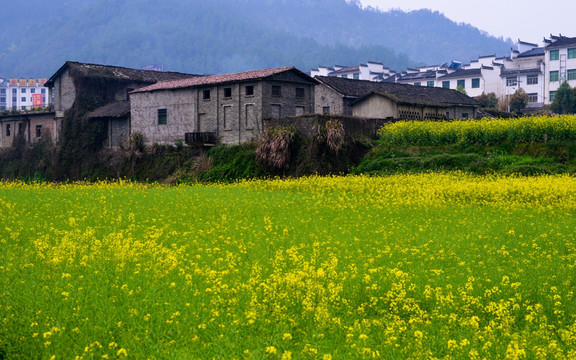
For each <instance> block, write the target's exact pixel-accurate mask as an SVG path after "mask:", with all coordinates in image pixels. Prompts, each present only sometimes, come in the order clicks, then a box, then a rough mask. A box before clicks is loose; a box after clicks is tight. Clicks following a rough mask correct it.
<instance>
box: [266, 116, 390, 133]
mask: <svg viewBox="0 0 576 360" xmlns="http://www.w3.org/2000/svg"><path fill="white" fill-rule="evenodd" d="M328 120H339V121H340V122H342V125H343V126H344V130H345V131H346V135H348V136H367V137H371V138H374V137H376V136H377V133H378V129H380V128H381V127H382V126H384V124H386V123H390V122H395V121H398V120H393V119H365V118H357V117H351V116H338V115H308V116H299V117H290V118H282V119H267V120H265V121H264V126H265V128H268V127H280V126H293V127H295V128H296V129H298V130H299V132H300V134H302V135H303V136H304V137H308V138H310V137H312V136H314V133H315V129H316V127H317V126H318V125H320V126H321V125H324V124H325V123H326V121H328Z"/></svg>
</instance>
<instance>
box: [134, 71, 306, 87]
mask: <svg viewBox="0 0 576 360" xmlns="http://www.w3.org/2000/svg"><path fill="white" fill-rule="evenodd" d="M287 71H291V72H296V73H297V74H299V75H300V76H302V77H305V78H306V79H307V80H308V81H309V82H310V83H316V80H314V79H313V78H311V77H310V76H308V75H306V74H305V73H303V72H301V71H300V70H298V69H296V68H295V67H282V68H274V69H265V70H252V71H245V72H240V73H233V74H223V75H211V76H202V77H195V78H188V79H182V80H173V81H164V82H159V83H157V84H154V85H150V86H146V87H143V88H141V89H137V90H134V91H133V92H132V93H139V92H149V91H157V90H174V89H185V88H190V87H196V86H206V85H216V84H223V83H231V82H238V81H254V80H263V79H265V78H268V77H270V76H273V75H277V74H281V73H284V72H287Z"/></svg>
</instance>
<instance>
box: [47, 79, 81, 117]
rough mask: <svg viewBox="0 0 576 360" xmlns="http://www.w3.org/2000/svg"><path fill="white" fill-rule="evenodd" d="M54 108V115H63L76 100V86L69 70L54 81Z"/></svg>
mask: <svg viewBox="0 0 576 360" xmlns="http://www.w3.org/2000/svg"><path fill="white" fill-rule="evenodd" d="M53 91H54V110H55V111H56V117H63V116H64V112H65V111H67V110H69V109H70V108H72V105H73V104H74V101H75V100H76V86H75V85H74V80H73V79H72V76H71V75H70V71H69V70H66V71H64V72H63V73H62V75H61V76H60V77H59V78H57V79H56V81H55V82H54V89H53Z"/></svg>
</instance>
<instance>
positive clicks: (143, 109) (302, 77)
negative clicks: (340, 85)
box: [130, 67, 317, 144]
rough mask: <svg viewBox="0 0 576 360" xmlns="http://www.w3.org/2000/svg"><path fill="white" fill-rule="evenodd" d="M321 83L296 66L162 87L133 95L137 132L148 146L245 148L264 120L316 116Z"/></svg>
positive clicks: (170, 83) (149, 87)
mask: <svg viewBox="0 0 576 360" xmlns="http://www.w3.org/2000/svg"><path fill="white" fill-rule="evenodd" d="M316 84H317V81H316V80H314V79H313V78H311V77H310V76H308V75H307V74H305V73H303V72H301V71H300V70H298V69H296V68H294V67H283V68H275V69H265V70H254V71H247V72H241V73H234V74H223V75H213V76H204V77H199V78H190V79H182V80H174V81H167V82H159V83H157V84H155V85H151V86H147V87H144V88H141V89H138V90H134V91H132V92H131V93H130V103H131V105H130V106H131V131H132V133H136V132H138V133H141V134H142V135H143V137H144V142H145V144H153V143H174V142H177V141H185V140H187V142H203V143H206V142H213V143H217V144H240V143H243V142H246V141H249V140H251V139H253V138H254V137H255V136H256V134H258V133H260V132H262V130H263V120H264V119H267V118H280V117H288V116H299V115H303V114H310V113H313V112H314V86H315V85H316Z"/></svg>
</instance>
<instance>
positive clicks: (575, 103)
mask: <svg viewBox="0 0 576 360" xmlns="http://www.w3.org/2000/svg"><path fill="white" fill-rule="evenodd" d="M575 92H576V89H572V88H571V87H570V85H569V84H568V81H564V82H563V83H562V85H560V87H559V88H558V90H556V96H554V101H553V102H552V106H551V107H552V111H554V112H555V113H558V114H573V113H575V112H576V95H575Z"/></svg>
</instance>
